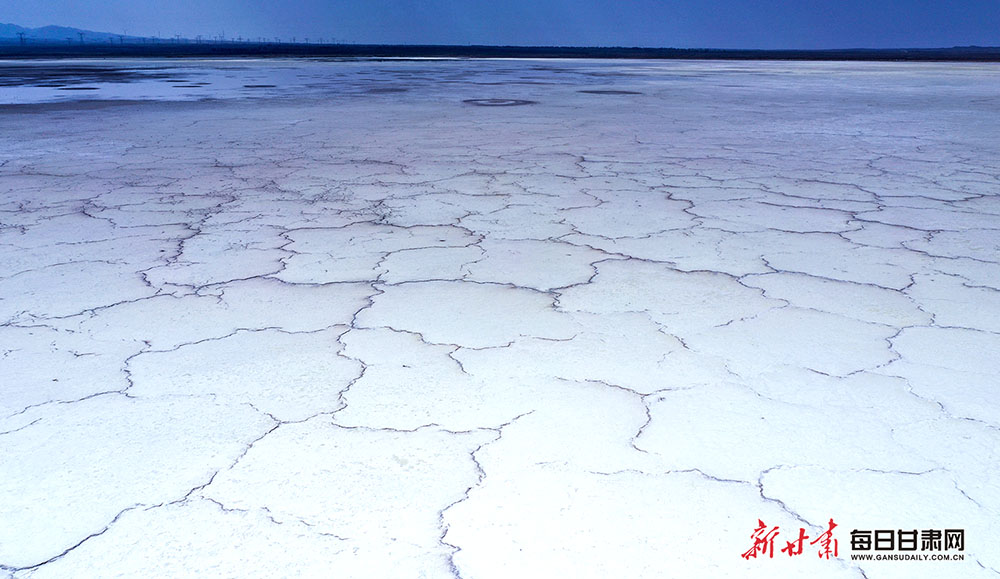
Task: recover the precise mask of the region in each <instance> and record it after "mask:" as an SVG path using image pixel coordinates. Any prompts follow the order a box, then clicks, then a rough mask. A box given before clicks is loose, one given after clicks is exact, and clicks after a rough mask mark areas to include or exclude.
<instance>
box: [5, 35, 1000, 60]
mask: <svg viewBox="0 0 1000 579" xmlns="http://www.w3.org/2000/svg"><path fill="white" fill-rule="evenodd" d="M113 57H130V58H142V57H149V58H205V57H253V58H262V57H276V58H277V57H327V58H365V57H367V58H435V57H437V58H635V59H718V60H883V61H964V62H1000V47H979V46H966V47H954V48H907V49H904V48H898V49H829V50H794V49H789V50H754V49H735V50H734V49H709V48H641V47H635V48H628V47H568V46H567V47H563V46H474V45H473V46H457V45H444V46H442V45H381V44H302V43H281V42H228V41H227V42H212V41H201V42H193V41H186V42H179V41H178V42H174V41H160V42H155V43H154V42H148V43H138V42H131V43H110V42H109V43H96V42H95V43H91V44H87V43H73V42H47V43H46V42H40V41H34V42H32V43H29V44H21V43H19V42H17V40H14V41H13V42H9V41H8V42H3V43H0V58H12V59H30V58H113Z"/></svg>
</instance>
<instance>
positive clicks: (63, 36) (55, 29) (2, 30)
mask: <svg viewBox="0 0 1000 579" xmlns="http://www.w3.org/2000/svg"><path fill="white" fill-rule="evenodd" d="M22 38H23V39H24V41H25V42H32V41H34V42H46V43H49V42H67V41H68V42H76V43H80V42H83V43H85V44H86V43H95V42H101V43H111V42H122V41H124V42H130V41H131V42H135V41H137V40H140V39H141V38H142V37H139V36H128V35H125V34H111V33H110V32H96V31H94V30H83V29H81V28H70V27H68V26H42V27H41V28H25V27H23V26H18V25H17V24H3V23H0V39H2V40H5V41H11V40H14V41H19V40H21V39H22Z"/></svg>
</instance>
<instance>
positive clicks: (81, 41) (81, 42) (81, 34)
mask: <svg viewBox="0 0 1000 579" xmlns="http://www.w3.org/2000/svg"><path fill="white" fill-rule="evenodd" d="M77 34H79V35H80V44H83V33H82V32H77Z"/></svg>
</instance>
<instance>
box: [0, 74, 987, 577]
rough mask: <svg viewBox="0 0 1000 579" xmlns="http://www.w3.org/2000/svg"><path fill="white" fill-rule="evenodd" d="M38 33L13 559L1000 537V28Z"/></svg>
mask: <svg viewBox="0 0 1000 579" xmlns="http://www.w3.org/2000/svg"><path fill="white" fill-rule="evenodd" d="M8 64H10V66H12V67H22V68H19V69H18V70H19V71H20V72H18V73H17V74H16V75H15V74H14V73H12V72H9V70H8V72H7V73H6V74H8V76H9V77H11V78H14V77H15V76H16V77H17V78H18V79H19V80H17V82H9V83H5V86H2V87H0V126H2V127H3V130H2V132H0V265H2V267H0V354H2V358H0V368H2V372H0V376H2V386H0V521H3V524H2V525H0V576H7V577H16V578H18V579H21V578H28V577H31V578H39V579H40V578H43V577H113V576H122V577H183V576H194V575H199V576H220V577H280V576H289V577H291V576H303V577H364V578H375V577H386V578H408V577H463V578H468V579H472V578H493V577H548V576H553V577H555V576H558V577H595V578H598V577H600V578H606V577H775V576H778V577H797V576H809V577H869V578H872V579H874V578H883V577H885V578H894V577H907V578H912V577H996V576H998V575H1000V548H998V547H997V544H998V541H1000V450H998V449H1000V362H998V359H1000V357H998V356H997V352H1000V120H998V119H1000V117H998V115H997V111H998V110H1000V96H998V95H1000V69H998V68H997V67H996V65H992V64H989V65H972V64H948V63H931V64H894V63H778V62H770V63H766V62H745V63H737V62H683V61H668V62H656V61H648V62H638V61H604V62H598V61H513V60H493V61H471V60H470V61H462V60H440V61H434V60H425V61H392V60H387V61H363V60H356V61H321V60H270V61H253V60H246V61H238V60H230V61H186V62H184V63H178V62H172V61H123V62H117V63H116V62H110V61H109V62H97V61H93V62H82V63H80V62H76V63H60V62H54V63H53V62H49V63H12V64H11V63H8ZM71 65H72V66H73V67H76V69H74V70H75V72H72V73H66V74H61V75H60V74H56V73H53V72H52V71H53V70H55V71H57V72H58V70H59V69H60V67H69V66H71ZM31 67H36V68H35V69H32V68H31ZM38 67H47V68H46V69H45V71H42V72H39V70H40V69H39V68H38ZM88 67H89V68H88ZM81 68H82V69H86V70H89V71H90V72H86V70H85V73H81V72H80V69H81ZM5 70H7V69H5ZM46 71H47V72H46ZM64 72H65V71H64ZM54 74H55V77H53V75H54ZM17 75H20V76H17ZM46 78H49V79H50V81H49V82H46ZM51 78H56V79H57V80H58V82H51ZM46 85H48V86H46ZM64 88H75V89H81V88H82V89H86V90H71V91H63V92H60V91H61V89H64ZM831 520H832V521H835V524H836V527H835V528H833V530H832V531H831V534H830V535H829V538H831V539H832V540H834V541H836V542H835V543H832V545H833V546H835V548H836V549H837V552H836V553H835V554H834V553H830V556H829V557H823V556H819V555H821V553H822V551H821V549H822V546H823V543H822V542H815V541H817V540H819V539H821V536H822V534H823V533H824V532H825V531H827V530H829V529H830V522H831ZM758 521H761V522H762V523H763V524H764V525H765V529H764V531H765V532H767V531H771V530H772V528H774V527H778V534H777V535H773V534H772V535H770V536H771V537H772V538H774V542H773V551H772V552H773V557H771V556H769V554H770V553H768V552H767V550H766V549H767V547H768V543H766V542H764V543H758V544H757V545H756V547H757V548H756V549H755V539H754V537H753V534H754V533H755V532H756V531H758V525H759V524H760V523H758ZM800 529H802V531H803V533H804V534H805V535H807V536H808V540H806V541H805V542H804V544H802V545H800V546H802V547H803V550H802V554H801V555H796V556H791V555H789V554H788V553H789V552H792V553H794V552H795V549H788V548H786V545H788V544H789V543H792V544H794V542H795V541H796V539H797V538H798V537H799V530H800ZM879 530H881V531H883V534H882V535H881V538H882V540H883V542H882V543H880V546H881V547H883V549H880V550H874V549H872V548H871V547H869V549H868V550H865V549H863V544H862V543H857V544H852V532H853V531H859V532H863V531H870V532H875V531H879ZM947 530H961V531H962V532H963V535H962V536H963V538H964V544H962V545H961V547H962V548H961V549H959V545H958V544H957V543H955V542H954V541H953V540H949V541H946V542H944V543H942V544H940V545H935V544H933V543H929V544H926V545H925V544H924V541H923V538H924V534H925V533H926V532H927V531H942V532H944V531H947ZM890 531H891V532H890ZM900 531H902V532H903V533H900ZM910 531H917V532H919V533H920V535H919V537H920V539H921V540H920V541H919V544H914V549H913V550H907V549H908V545H909V543H904V542H903V538H902V537H904V536H909V535H905V533H909V532H910ZM885 533H888V535H886V534H885ZM950 534H951V535H952V536H953V535H954V533H950ZM760 536H762V537H766V535H760ZM887 537H892V540H893V546H892V549H885V548H884V547H886V545H887V543H886V542H885V541H886V540H887ZM831 548H833V547H831ZM782 549H784V551H783V550H782ZM858 554H861V555H865V554H870V555H883V554H892V555H907V556H910V555H913V556H921V557H923V556H924V555H927V556H928V558H930V557H931V556H934V557H937V558H943V556H944V555H948V556H949V557H951V558H952V559H955V558H957V557H958V556H961V559H960V560H948V561H943V560H938V561H932V560H926V561H913V560H875V559H873V560H867V561H864V560H858V559H856V558H852V556H853V555H858ZM752 555H756V556H752ZM897 558H901V557H897Z"/></svg>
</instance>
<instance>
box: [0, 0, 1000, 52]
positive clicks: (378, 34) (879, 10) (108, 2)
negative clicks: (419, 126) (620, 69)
mask: <svg viewBox="0 0 1000 579" xmlns="http://www.w3.org/2000/svg"><path fill="white" fill-rule="evenodd" d="M0 22H7V23H13V24H19V25H22V26H28V27H37V26H43V25H46V24H57V25H62V26H74V27H79V28H86V29H91V30H99V31H106V32H114V33H122V32H127V33H128V34H134V35H159V36H163V37H168V36H174V35H177V34H180V35H182V36H187V37H194V36H196V35H203V36H205V37H215V36H218V35H219V34H221V33H223V32H224V33H225V35H226V37H227V38H235V37H237V36H243V37H253V38H256V37H266V38H274V37H282V38H284V39H286V40H287V39H290V38H291V37H293V36H294V37H297V38H298V39H299V40H302V39H304V38H307V37H308V38H311V39H313V40H317V39H319V38H324V39H326V40H329V39H331V38H333V39H337V40H338V41H343V42H364V43H425V44H520V45H589V46H668V47H688V48H689V47H711V48H884V47H942V46H962V45H971V44H976V45H991V46H997V45H1000V0H951V1H949V0H826V1H821V0H785V1H783V0H618V1H614V0H575V1H571V0H533V1H531V0H354V1H347V0H284V1H282V0H103V1H102V0H0Z"/></svg>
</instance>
